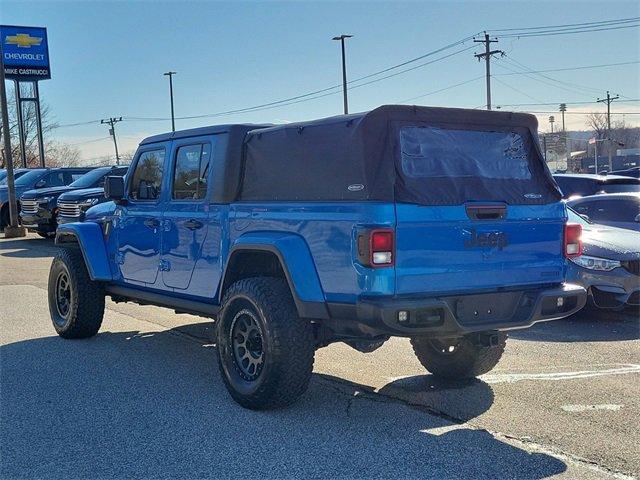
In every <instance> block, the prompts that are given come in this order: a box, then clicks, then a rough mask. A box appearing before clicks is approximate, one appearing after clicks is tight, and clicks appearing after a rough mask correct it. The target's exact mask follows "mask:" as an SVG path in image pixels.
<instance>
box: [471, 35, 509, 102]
mask: <svg viewBox="0 0 640 480" xmlns="http://www.w3.org/2000/svg"><path fill="white" fill-rule="evenodd" d="M473 41H474V42H475V43H484V53H476V54H475V55H474V57H476V58H477V59H478V61H480V59H481V58H484V61H485V67H486V76H487V110H491V55H495V54H496V53H499V54H501V55H504V52H503V51H502V50H491V44H492V43H498V39H497V38H496V39H493V40H491V39H490V38H489V34H488V33H487V32H484V40H476V39H475V38H474V39H473Z"/></svg>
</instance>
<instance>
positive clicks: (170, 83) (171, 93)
mask: <svg viewBox="0 0 640 480" xmlns="http://www.w3.org/2000/svg"><path fill="white" fill-rule="evenodd" d="M176 73H177V72H166V73H164V74H163V75H165V76H167V77H169V95H170V97H171V131H172V132H175V131H176V118H175V115H174V113H173V76H174V75H175V74H176Z"/></svg>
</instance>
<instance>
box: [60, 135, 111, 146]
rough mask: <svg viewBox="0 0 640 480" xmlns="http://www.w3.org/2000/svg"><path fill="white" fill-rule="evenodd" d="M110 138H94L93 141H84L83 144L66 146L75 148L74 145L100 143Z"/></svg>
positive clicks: (81, 143)
mask: <svg viewBox="0 0 640 480" xmlns="http://www.w3.org/2000/svg"><path fill="white" fill-rule="evenodd" d="M109 138H110V137H101V138H95V139H93V140H86V141H84V142H77V143H69V144H68V146H70V147H75V146H76V145H85V144H87V143H95V142H101V141H103V140H108V139H109Z"/></svg>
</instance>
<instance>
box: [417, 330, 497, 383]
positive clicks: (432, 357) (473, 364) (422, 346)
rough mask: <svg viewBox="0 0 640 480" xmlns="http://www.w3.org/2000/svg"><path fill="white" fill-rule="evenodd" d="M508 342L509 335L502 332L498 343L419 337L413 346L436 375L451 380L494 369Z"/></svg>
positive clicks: (424, 363)
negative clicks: (486, 343) (483, 343)
mask: <svg viewBox="0 0 640 480" xmlns="http://www.w3.org/2000/svg"><path fill="white" fill-rule="evenodd" d="M506 342H507V334H506V333H503V332H498V334H497V341H496V342H494V343H492V344H491V345H482V344H480V343H479V342H474V341H472V338H470V337H462V338H458V339H447V340H444V339H442V340H441V339H436V338H429V337H415V338H412V339H411V346H412V347H413V351H414V353H415V354H416V357H417V358H418V360H419V361H420V363H421V364H422V366H423V367H424V368H426V369H427V370H428V371H429V372H431V373H432V374H433V375H435V376H438V377H442V378H447V379H451V380H461V379H468V378H474V377H477V376H479V375H482V374H485V373H487V372H489V371H491V370H492V369H493V367H495V366H496V365H497V364H498V362H499V361H500V358H501V357H502V354H503V353H504V348H505V346H506Z"/></svg>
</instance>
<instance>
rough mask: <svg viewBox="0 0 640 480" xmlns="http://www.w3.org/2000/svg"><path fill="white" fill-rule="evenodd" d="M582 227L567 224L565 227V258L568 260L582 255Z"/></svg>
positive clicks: (576, 224) (575, 224)
mask: <svg viewBox="0 0 640 480" xmlns="http://www.w3.org/2000/svg"><path fill="white" fill-rule="evenodd" d="M581 237H582V225H580V224H578V223H565V225H564V256H565V257H567V258H574V257H579V256H580V255H582V238H581Z"/></svg>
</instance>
